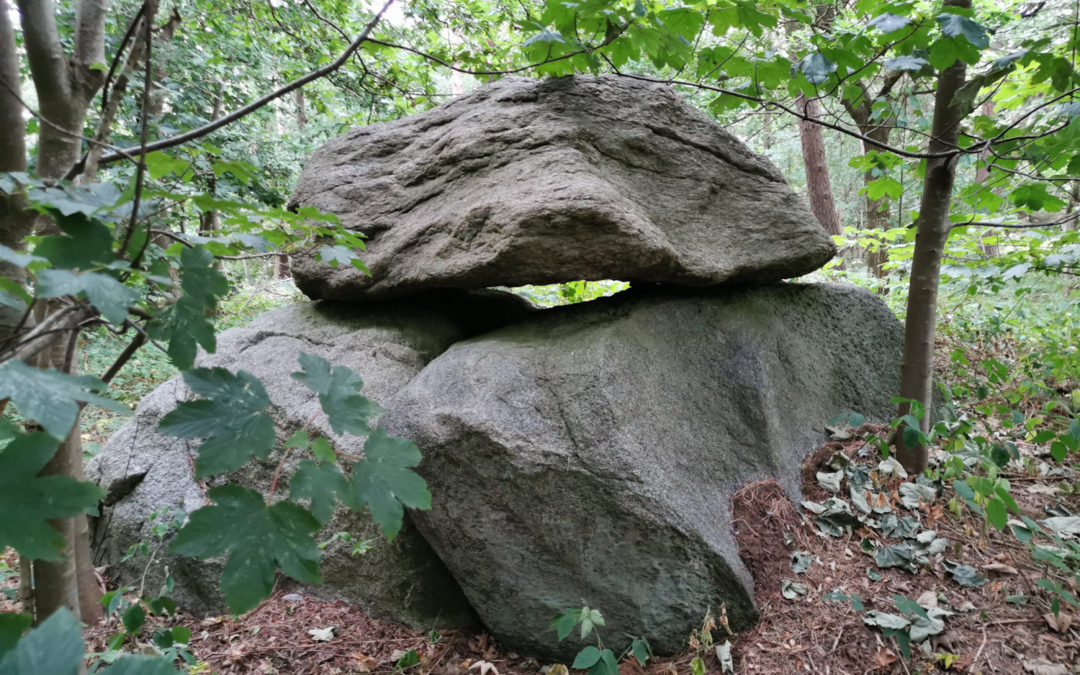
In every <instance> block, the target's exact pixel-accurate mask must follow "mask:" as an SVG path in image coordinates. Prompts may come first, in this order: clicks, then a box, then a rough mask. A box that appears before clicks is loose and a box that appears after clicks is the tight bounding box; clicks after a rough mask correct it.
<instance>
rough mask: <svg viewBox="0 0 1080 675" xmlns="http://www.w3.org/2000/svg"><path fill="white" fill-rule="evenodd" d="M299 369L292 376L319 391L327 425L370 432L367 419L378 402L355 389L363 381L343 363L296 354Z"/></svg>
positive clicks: (359, 433) (338, 430)
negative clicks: (299, 370) (327, 419)
mask: <svg viewBox="0 0 1080 675" xmlns="http://www.w3.org/2000/svg"><path fill="white" fill-rule="evenodd" d="M299 360H300V367H301V368H303V372H298V373H293V374H292V376H293V378H295V379H297V380H300V381H301V382H303V383H305V384H306V385H307V386H308V388H309V389H311V390H312V391H313V392H315V393H316V394H318V395H319V403H321V404H322V408H323V412H325V413H326V415H327V417H328V418H329V420H330V428H331V429H333V430H334V433H338V434H346V433H348V434H356V435H357V436H365V435H367V434H369V433H371V426H370V425H369V424H368V420H369V419H371V418H372V417H374V416H376V415H378V414H379V413H381V412H382V408H381V407H379V404H377V403H375V402H374V401H372V400H371V399H369V398H367V397H365V396H361V395H360V394H358V393H357V392H358V391H360V388H361V387H362V386H363V384H364V382H363V380H361V379H360V376H359V375H357V374H356V373H355V372H353V371H352V370H350V369H349V368H346V367H345V366H334V367H333V368H331V366H330V363H329V362H328V361H327V360H326V359H324V358H322V357H319V356H315V355H314V354H300V357H299Z"/></svg>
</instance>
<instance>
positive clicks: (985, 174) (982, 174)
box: [975, 100, 1001, 258]
mask: <svg viewBox="0 0 1080 675" xmlns="http://www.w3.org/2000/svg"><path fill="white" fill-rule="evenodd" d="M982 111H983V114H984V115H987V116H989V117H992V116H993V115H994V102H993V101H989V100H988V101H986V102H985V103H983V105H982ZM989 162H990V148H984V149H983V151H982V152H980V153H979V164H978V167H977V168H976V169H975V184H976V185H980V186H981V185H982V184H983V183H985V182H986V181H988V180H990V167H989V166H988V164H989ZM988 189H989V188H988ZM983 236H985V233H984V234H983V235H981V236H980V237H979V247H980V248H981V249H982V252H983V255H985V256H986V257H987V258H994V257H997V256H998V255H1000V254H1001V251H1000V249H999V248H998V245H997V244H986V243H984V242H983V241H982V237H983Z"/></svg>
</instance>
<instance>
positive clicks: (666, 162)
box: [290, 76, 835, 300]
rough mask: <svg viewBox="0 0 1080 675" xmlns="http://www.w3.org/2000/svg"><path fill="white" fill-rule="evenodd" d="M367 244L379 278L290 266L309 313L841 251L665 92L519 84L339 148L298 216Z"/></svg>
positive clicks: (799, 205) (311, 184)
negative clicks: (316, 214)
mask: <svg viewBox="0 0 1080 675" xmlns="http://www.w3.org/2000/svg"><path fill="white" fill-rule="evenodd" d="M290 203H291V205H292V206H294V207H295V206H314V207H317V208H319V209H321V210H323V211H327V212H330V213H334V214H336V215H337V216H338V217H339V218H340V219H341V221H342V223H343V224H344V226H345V227H346V228H348V229H350V230H354V231H356V232H360V233H363V234H364V235H365V236H367V237H368V251H367V253H365V254H364V255H363V259H364V261H365V262H366V264H367V267H368V268H369V269H370V271H371V275H370V276H367V275H365V274H363V273H362V272H360V271H358V270H356V269H355V268H352V267H351V266H346V265H339V266H337V267H336V268H332V267H330V266H329V265H327V264H326V263H322V262H318V261H316V260H315V258H314V257H312V256H306V257H305V256H299V257H297V258H295V259H294V261H293V274H294V277H295V279H296V282H297V284H298V285H299V286H300V288H301V289H302V290H303V291H304V292H305V293H307V294H308V295H309V296H311V297H313V298H331V299H336V300H361V299H366V298H376V297H389V296H399V295H405V294H409V293H413V292H416V291H419V290H424V289H431V288H466V289H475V288H483V287H489V286H498V285H503V286H515V285H523V284H544V283H553V282H562V281H571V280H577V279H585V280H595V279H622V280H627V281H651V282H668V283H674V284H680V285H687V286H705V285H713V284H718V283H721V282H742V283H746V282H767V281H775V280H780V279H785V278H790V277H795V276H799V275H802V274H805V273H807V272H810V271H812V270H814V269H817V268H818V267H820V266H821V265H823V264H824V263H825V262H826V261H827V260H829V258H830V257H832V255H833V253H834V251H835V247H834V246H833V244H832V242H831V240H830V239H829V237H828V236H826V234H825V233H824V231H823V230H822V228H821V225H820V224H819V223H818V221H817V220H816V219H815V218H814V216H813V215H812V214H811V213H810V211H809V209H808V207H807V205H806V204H805V202H804V200H803V199H802V198H800V197H799V196H797V195H796V194H795V193H794V192H793V191H792V190H791V188H790V187H788V185H787V183H786V182H785V181H784V179H783V177H782V176H781V174H780V172H779V171H778V170H777V169H776V167H775V166H773V165H772V164H771V163H770V162H769V161H768V160H767V159H765V158H764V157H761V156H759V155H756V154H754V153H753V152H752V151H751V150H750V149H749V148H747V147H746V146H745V145H744V144H743V143H741V142H740V141H739V140H737V139H736V138H735V137H734V136H732V135H731V134H729V133H728V132H726V131H725V130H724V129H723V128H721V127H720V126H718V125H717V124H716V123H714V122H713V121H712V120H710V119H708V118H707V117H706V116H705V115H703V114H702V113H701V112H699V111H697V110H696V109H694V108H693V107H691V106H690V105H689V104H687V103H686V102H685V101H683V100H682V98H680V97H679V96H678V95H677V94H676V93H675V92H674V91H673V90H672V89H671V88H669V87H667V86H663V85H659V84H651V83H647V82H642V81H639V80H633V79H628V78H621V77H617V76H600V77H592V76H573V77H565V78H558V79H548V80H529V79H519V78H507V79H503V80H499V81H497V82H493V83H490V84H487V85H484V86H482V87H480V88H478V89H476V90H475V91H473V92H472V93H470V94H468V95H466V96H463V97H461V98H458V99H455V100H453V101H450V102H448V103H445V104H443V105H441V106H438V107H437V108H434V109H432V110H429V111H427V112H425V113H422V114H419V115H414V116H412V117H407V118H404V119H400V120H397V121H394V122H388V123H384V124H373V125H370V126H367V127H364V128H361V129H357V130H355V131H352V132H350V133H348V134H345V135H344V136H341V137H339V138H336V139H334V140H332V141H330V142H329V143H327V144H326V145H325V146H323V147H322V148H320V149H319V150H318V151H317V152H316V153H315V154H314V155H313V156H312V158H311V159H310V160H309V161H308V163H307V166H305V167H304V171H303V173H302V174H301V176H300V179H299V182H298V183H297V186H296V190H295V192H294V194H293V196H292V198H291V200H290Z"/></svg>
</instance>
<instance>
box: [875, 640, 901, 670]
mask: <svg viewBox="0 0 1080 675" xmlns="http://www.w3.org/2000/svg"><path fill="white" fill-rule="evenodd" d="M894 663H896V654H893V653H892V651H890V650H888V649H886V648H885V645H881V646H880V647H878V650H877V653H876V654H874V667H873V668H872V669H871V670H877V669H878V668H888V667H889V666H891V665H892V664H894Z"/></svg>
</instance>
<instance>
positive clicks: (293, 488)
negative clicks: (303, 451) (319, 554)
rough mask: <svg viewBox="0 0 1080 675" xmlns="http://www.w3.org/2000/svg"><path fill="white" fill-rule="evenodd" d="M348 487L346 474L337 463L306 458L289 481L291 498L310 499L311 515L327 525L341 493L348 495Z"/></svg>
mask: <svg viewBox="0 0 1080 675" xmlns="http://www.w3.org/2000/svg"><path fill="white" fill-rule="evenodd" d="M348 488H349V484H348V482H347V481H346V480H345V476H343V475H341V471H340V470H339V469H338V468H337V466H336V465H334V464H328V463H326V462H323V463H321V464H316V463H315V462H313V461H311V460H310V459H305V460H303V461H301V462H300V464H299V465H298V466H297V467H296V473H295V474H294V475H293V477H292V480H291V481H290V482H289V499H310V500H311V515H313V516H315V520H317V521H319V524H321V525H325V524H326V523H327V522H329V520H330V517H331V516H333V515H334V508H335V507H336V506H337V502H338V498H339V495H342V496H345V495H347V492H348ZM345 498H347V497H345Z"/></svg>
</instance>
